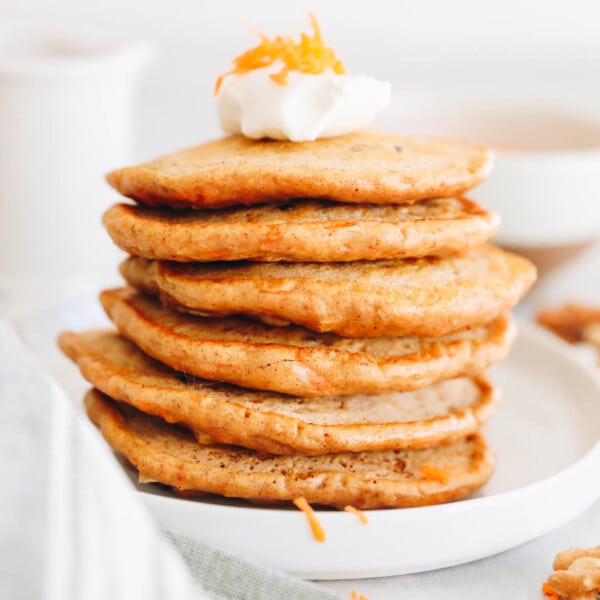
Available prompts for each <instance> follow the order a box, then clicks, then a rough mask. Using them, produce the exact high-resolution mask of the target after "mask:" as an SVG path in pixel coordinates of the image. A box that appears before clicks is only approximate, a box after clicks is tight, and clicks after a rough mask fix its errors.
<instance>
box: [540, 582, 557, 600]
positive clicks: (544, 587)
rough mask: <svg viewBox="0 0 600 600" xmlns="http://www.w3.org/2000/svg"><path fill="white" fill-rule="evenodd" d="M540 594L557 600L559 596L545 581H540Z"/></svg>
mask: <svg viewBox="0 0 600 600" xmlns="http://www.w3.org/2000/svg"><path fill="white" fill-rule="evenodd" d="M542 594H544V596H548V597H549V598H550V599H551V600H559V598H560V596H559V595H558V594H557V593H556V592H555V591H554V590H553V589H552V588H551V587H550V584H549V583H548V582H547V581H544V583H542Z"/></svg>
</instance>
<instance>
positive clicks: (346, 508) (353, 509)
mask: <svg viewBox="0 0 600 600" xmlns="http://www.w3.org/2000/svg"><path fill="white" fill-rule="evenodd" d="M344 511H345V512H349V513H352V514H353V515H356V516H357V517H358V518H359V520H360V522H361V523H362V524H363V525H366V524H367V523H368V522H369V519H367V515H365V513H364V512H363V511H362V510H358V508H356V507H354V506H351V505H350V504H349V505H348V506H344Z"/></svg>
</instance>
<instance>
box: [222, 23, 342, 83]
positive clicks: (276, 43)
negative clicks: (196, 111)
mask: <svg viewBox="0 0 600 600" xmlns="http://www.w3.org/2000/svg"><path fill="white" fill-rule="evenodd" d="M309 18H310V26H311V28H312V30H313V32H312V35H309V34H308V33H302V34H301V35H300V41H298V42H295V41H294V39H293V38H292V37H291V36H289V35H278V36H276V37H275V38H272V39H271V38H269V37H268V36H266V35H264V34H262V33H258V36H259V37H260V43H259V44H258V45H257V46H254V47H253V48H250V49H249V50H246V52H244V53H243V54H240V55H239V56H236V57H235V58H234V59H233V61H232V62H233V68H232V69H231V70H229V71H227V72H226V73H224V74H223V75H220V76H219V78H218V79H217V82H216V84H215V94H218V93H219V89H220V88H221V84H222V83H223V80H224V79H225V78H226V77H229V76H230V75H241V74H243V73H247V72H248V71H253V70H254V69H262V68H263V67H268V66H269V65H272V64H273V63H274V62H275V61H276V60H280V61H281V62H283V66H282V68H281V70H280V71H278V72H277V73H273V74H271V76H270V77H271V79H272V80H273V81H274V82H275V83H278V84H280V85H286V84H287V76H288V73H289V72H290V71H298V72H300V73H310V74H312V75H320V74H321V73H324V72H325V71H327V70H328V69H331V70H332V71H333V72H334V73H336V74H338V75H341V74H343V73H345V72H346V69H345V68H344V65H343V63H342V61H341V60H339V59H338V57H337V56H336V54H335V51H334V50H333V48H329V47H328V46H326V45H325V43H324V42H323V38H322V37H321V29H320V27H319V23H318V22H317V19H316V17H315V16H314V15H313V14H309Z"/></svg>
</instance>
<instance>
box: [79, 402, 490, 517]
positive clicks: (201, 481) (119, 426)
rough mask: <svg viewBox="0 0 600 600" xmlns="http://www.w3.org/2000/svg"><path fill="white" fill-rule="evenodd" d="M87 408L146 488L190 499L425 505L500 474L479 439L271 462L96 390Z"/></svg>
mask: <svg viewBox="0 0 600 600" xmlns="http://www.w3.org/2000/svg"><path fill="white" fill-rule="evenodd" d="M85 404H86V409H87V413H88V415H89V417H90V419H91V420H92V421H93V422H94V423H95V424H96V425H97V426H98V428H99V429H100V431H101V432H102V435H103V436H104V437H105V439H106V441H107V442H108V443H109V445H110V446H112V448H113V449H114V450H116V451H117V452H118V453H119V454H122V455H124V456H125V458H127V460H128V461H129V462H130V463H132V464H133V466H134V467H135V468H136V469H137V470H138V471H139V474H140V481H143V482H145V483H146V482H149V481H156V482H160V483H163V484H166V485H169V486H172V487H175V488H177V489H179V490H182V491H186V492H190V491H197V492H209V493H213V494H219V495H222V496H227V497H234V498H247V499H250V500H254V501H263V502H268V501H285V500H293V499H294V498H297V497H299V496H303V497H305V498H306V499H307V500H308V501H309V502H312V503H315V504H323V505H333V506H338V507H344V506H346V505H348V504H351V505H353V506H355V507H357V508H364V509H369V508H386V507H403V506H422V505H427V504H436V503H439V502H447V501H450V500H455V499H458V498H462V497H463V496H466V495H467V494H469V493H470V492H472V491H473V490H475V489H477V488H479V487H481V486H482V485H483V484H484V483H485V482H486V481H487V480H488V479H489V478H490V476H491V475H492V472H493V468H494V458H493V455H492V453H491V451H490V449H489V448H488V446H487V444H486V442H485V440H484V439H483V437H481V436H480V435H478V434H474V435H472V436H469V437H467V438H465V439H462V440H459V441H457V442H454V443H453V444H450V445H446V446H438V447H435V448H428V449H423V450H394V451H387V452H359V453H342V454H326V455H322V456H272V455H268V454H258V453H256V452H254V451H252V450H247V449H245V448H240V447H236V446H221V445H214V444H213V445H211V444H199V443H198V442H197V441H196V440H195V439H194V437H193V435H192V434H191V432H189V431H188V430H186V429H184V428H181V427H178V426H176V425H172V424H168V423H165V422H164V421H162V420H161V419H158V418H156V417H151V416H148V415H146V414H144V413H142V412H140V411H138V410H136V409H135V408H132V407H130V406H128V405H125V404H117V403H115V402H113V401H111V400H110V399H109V398H108V397H107V396H104V395H102V394H101V393H100V392H98V391H95V390H93V391H91V392H89V393H88V394H87V396H86V399H85ZM432 474H433V475H434V476H435V477H432Z"/></svg>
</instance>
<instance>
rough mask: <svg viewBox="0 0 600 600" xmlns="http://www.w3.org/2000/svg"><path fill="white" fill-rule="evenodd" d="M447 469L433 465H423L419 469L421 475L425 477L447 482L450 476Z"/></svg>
mask: <svg viewBox="0 0 600 600" xmlns="http://www.w3.org/2000/svg"><path fill="white" fill-rule="evenodd" d="M448 471H449V470H448V469H442V468H440V467H436V466H435V465H423V466H422V467H421V469H420V472H421V476H422V477H424V478H425V479H432V480H433V481H439V482H440V483H447V482H448V479H449V477H450V474H449V472H448Z"/></svg>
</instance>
